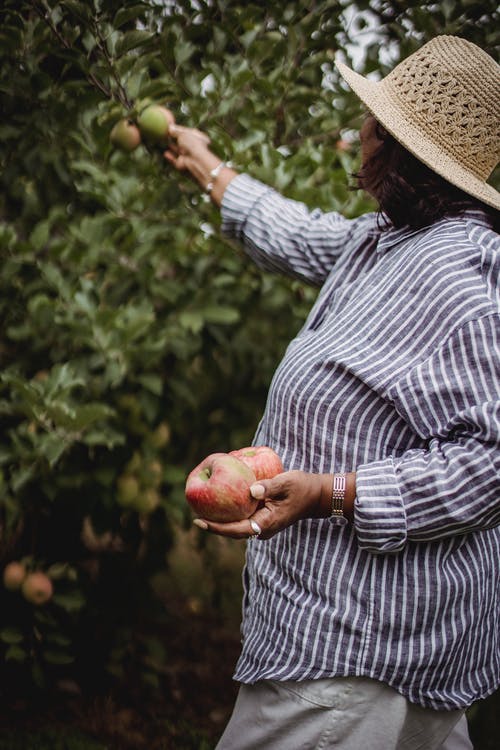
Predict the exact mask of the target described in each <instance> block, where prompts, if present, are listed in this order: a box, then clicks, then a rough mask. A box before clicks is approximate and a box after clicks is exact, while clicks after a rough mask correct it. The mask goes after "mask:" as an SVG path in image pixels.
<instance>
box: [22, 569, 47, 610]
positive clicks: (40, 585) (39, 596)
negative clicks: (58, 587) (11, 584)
mask: <svg viewBox="0 0 500 750" xmlns="http://www.w3.org/2000/svg"><path fill="white" fill-rule="evenodd" d="M21 591H22V594H23V596H24V598H25V599H26V600H27V601H28V602H31V604H35V605H40V604H46V602H48V601H49V599H51V598H52V594H53V593H54V588H53V586H52V581H51V580H50V578H49V577H48V576H47V575H45V573H43V572H42V571H41V570H34V571H33V572H32V573H28V575H27V576H26V578H25V579H24V581H23V584H22V586H21Z"/></svg>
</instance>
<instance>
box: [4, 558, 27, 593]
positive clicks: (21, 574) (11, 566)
mask: <svg viewBox="0 0 500 750" xmlns="http://www.w3.org/2000/svg"><path fill="white" fill-rule="evenodd" d="M26 574H27V570H26V566H25V565H23V564H22V563H21V562H18V561H17V560H13V561H12V562H10V563H8V564H7V565H6V566H5V568H4V571H3V584H4V586H5V588H6V589H8V590H9V591H16V590H17V589H20V588H21V586H22V583H23V581H24V579H25V578H26Z"/></svg>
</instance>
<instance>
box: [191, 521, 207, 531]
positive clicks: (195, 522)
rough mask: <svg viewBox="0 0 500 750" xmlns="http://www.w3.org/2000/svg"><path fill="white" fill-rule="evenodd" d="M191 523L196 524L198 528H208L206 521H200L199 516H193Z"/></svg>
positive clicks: (204, 529)
mask: <svg viewBox="0 0 500 750" xmlns="http://www.w3.org/2000/svg"><path fill="white" fill-rule="evenodd" d="M193 523H194V525H195V526H198V528H199V529H203V531H206V530H207V529H208V523H206V522H205V521H202V520H201V518H195V519H194V521H193Z"/></svg>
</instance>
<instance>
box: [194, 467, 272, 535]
mask: <svg viewBox="0 0 500 750" xmlns="http://www.w3.org/2000/svg"><path fill="white" fill-rule="evenodd" d="M254 482H255V474H254V472H253V471H252V469H251V468H250V467H249V466H247V465H246V464H245V463H243V461H240V460H239V458H236V456H230V455H229V454H228V453H211V454H210V455H209V456H207V457H206V458H205V459H204V460H203V461H202V462H201V463H199V464H198V466H196V467H195V468H194V469H193V470H192V472H191V473H190V474H189V476H188V478H187V481H186V500H187V501H188V503H189V505H190V506H191V508H192V509H193V510H194V512H195V513H196V514H197V515H199V516H200V517H201V518H206V519H207V521H218V522H220V523H228V522H230V521H242V520H243V519H244V518H248V517H249V516H251V515H252V513H253V512H254V511H255V510H256V508H257V504H258V502H257V500H255V499H254V498H253V497H252V496H251V495H250V485H252V484H253V483H254Z"/></svg>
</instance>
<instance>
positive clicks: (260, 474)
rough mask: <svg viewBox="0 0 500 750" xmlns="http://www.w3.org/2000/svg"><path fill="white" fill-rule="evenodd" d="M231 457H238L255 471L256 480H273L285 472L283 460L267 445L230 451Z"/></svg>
mask: <svg viewBox="0 0 500 750" xmlns="http://www.w3.org/2000/svg"><path fill="white" fill-rule="evenodd" d="M229 455H230V456H236V458H239V459H240V461H243V463H245V464H246V465H247V466H249V467H250V468H251V469H253V472H254V474H255V478H256V479H272V478H273V477H275V476H276V474H281V472H282V471H284V469H283V464H282V463H281V458H280V457H279V456H278V454H277V453H275V452H274V451H273V449H272V448H269V447H268V446H267V445H257V446H249V447H248V448H239V449H238V450H235V451H230V453H229Z"/></svg>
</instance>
